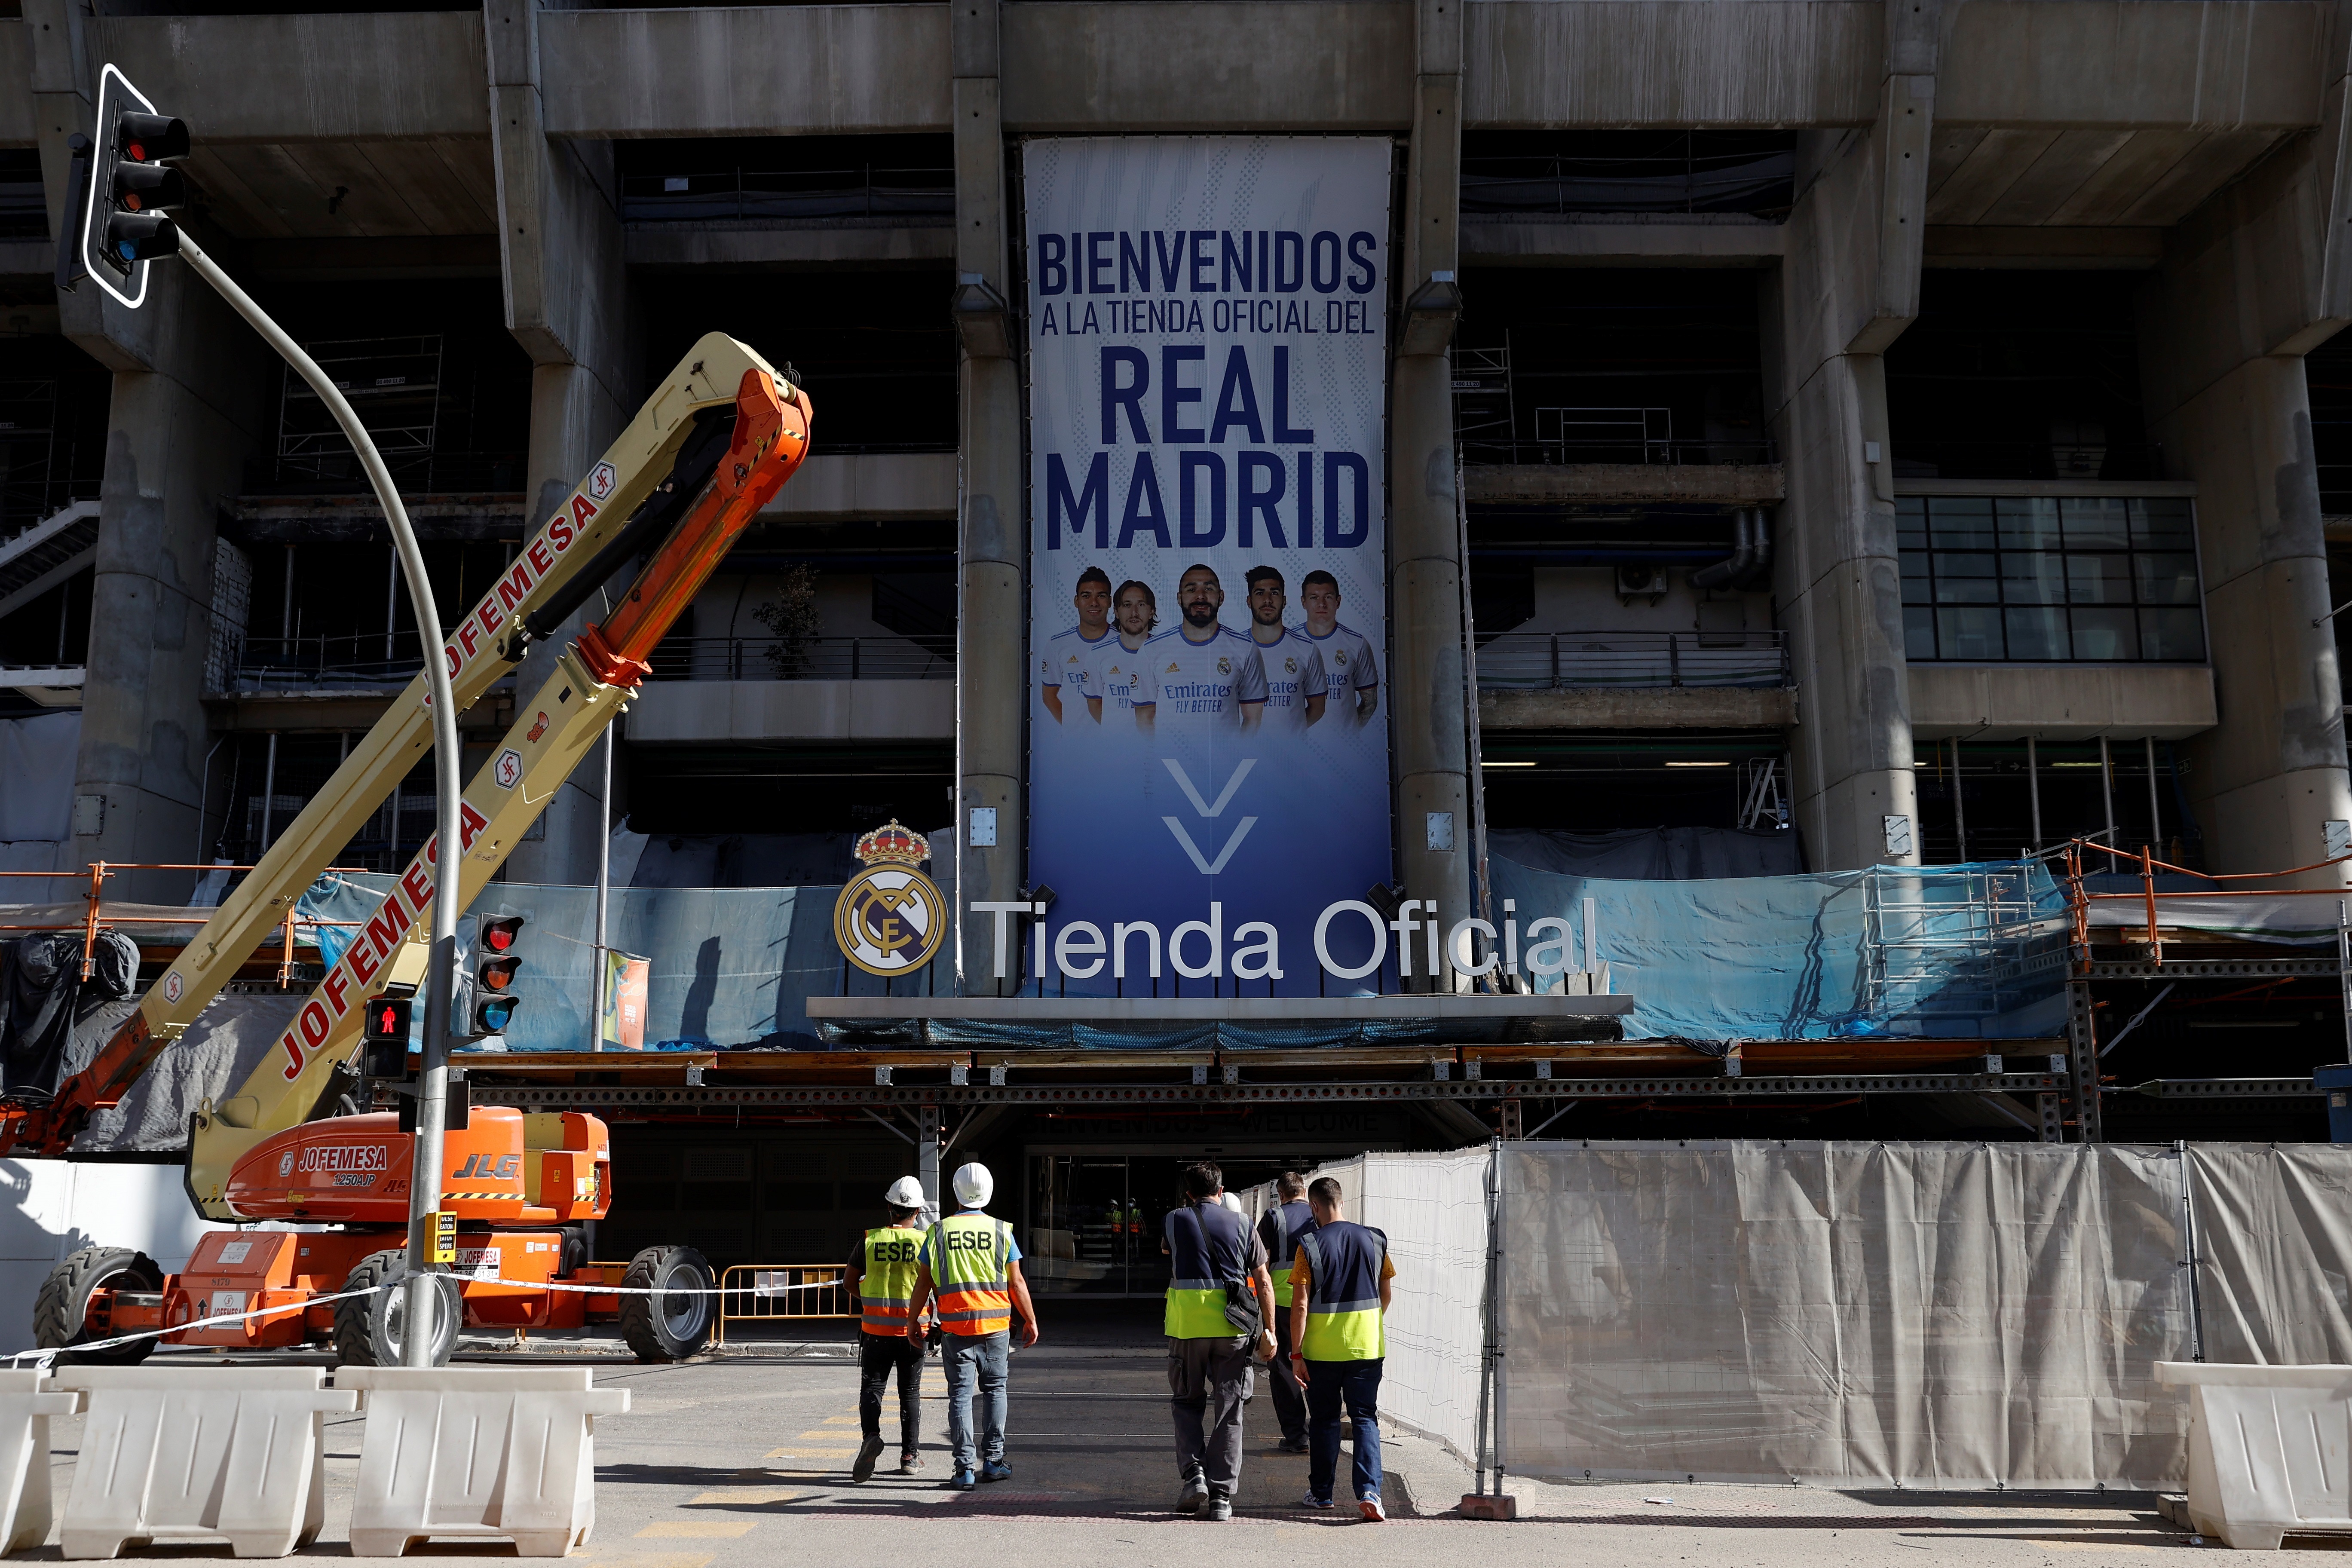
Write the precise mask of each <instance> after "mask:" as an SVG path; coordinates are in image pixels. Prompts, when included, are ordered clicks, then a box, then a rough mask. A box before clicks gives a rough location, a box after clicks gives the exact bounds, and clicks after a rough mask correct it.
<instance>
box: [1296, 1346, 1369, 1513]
mask: <svg viewBox="0 0 2352 1568" xmlns="http://www.w3.org/2000/svg"><path fill="white" fill-rule="evenodd" d="M1306 1365H1307V1490H1308V1491H1310V1492H1313V1493H1314V1494H1315V1495H1316V1496H1317V1497H1319V1498H1328V1497H1329V1496H1330V1495H1331V1487H1332V1484H1333V1483H1334V1482H1336V1481H1337V1480H1338V1479H1339V1407H1340V1406H1341V1405H1346V1406H1347V1410H1348V1419H1349V1422H1350V1423H1351V1424H1352V1425H1353V1426H1355V1429H1356V1445H1355V1449H1356V1463H1355V1474H1354V1476H1353V1477H1352V1478H1351V1479H1353V1480H1354V1481H1355V1483H1356V1498H1357V1500H1358V1501H1361V1500H1363V1499H1365V1498H1376V1497H1378V1496H1380V1495H1381V1422H1380V1415H1381V1361H1380V1360H1379V1359H1377V1358H1376V1359H1374V1360H1371V1361H1310V1362H1308V1363H1306Z"/></svg>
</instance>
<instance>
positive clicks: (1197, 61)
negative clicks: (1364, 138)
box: [1003, 0, 1706, 132]
mask: <svg viewBox="0 0 2352 1568" xmlns="http://www.w3.org/2000/svg"><path fill="white" fill-rule="evenodd" d="M1702 8H1706V7H1702ZM1413 16H1414V7H1413V5H1412V3H1411V0H1317V3H1316V4H1312V5H1297V4H1293V3H1290V0H1160V4H1156V5H1129V4H1127V3H1126V0H1045V3H1043V4H1037V3H1017V0H1016V3H1009V4H1007V5H1004V6H1003V37H1004V66H1003V73H1004V74H1003V82H1004V124H1005V128H1006V129H1007V130H1009V131H1023V132H1087V131H1106V132H1107V131H1121V132H1143V131H1193V130H1200V131H1217V132H1245V131H1308V130H1315V131H1343V130H1402V129H1403V128H1405V127H1407V126H1409V125H1411V124H1412V121H1413V95H1412V77H1410V76H1409V75H1408V74H1407V73H1406V72H1405V71H1404V70H1403V69H1402V64H1403V62H1405V61H1407V60H1410V59H1412V58H1415V53H1416V46H1415V38H1414V21H1413Z"/></svg>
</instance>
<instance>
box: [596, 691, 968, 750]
mask: <svg viewBox="0 0 2352 1568" xmlns="http://www.w3.org/2000/svg"><path fill="white" fill-rule="evenodd" d="M955 710H956V689H955V682H953V681H951V680H664V681H656V682H655V683H654V684H652V685H650V686H648V687H646V694H645V696H644V697H643V698H642V699H641V700H639V701H638V702H636V703H635V705H634V706H632V707H631V708H630V710H629V718H628V725H629V729H628V737H629V742H630V743H631V744H632V745H673V744H688V743H694V742H743V741H952V740H953V739H955Z"/></svg>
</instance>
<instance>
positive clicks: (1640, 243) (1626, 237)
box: [1462, 215, 1782, 267]
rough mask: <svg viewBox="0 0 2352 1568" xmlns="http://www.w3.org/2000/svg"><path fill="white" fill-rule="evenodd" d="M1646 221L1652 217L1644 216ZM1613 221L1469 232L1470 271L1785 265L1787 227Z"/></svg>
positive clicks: (1485, 225)
mask: <svg viewBox="0 0 2352 1568" xmlns="http://www.w3.org/2000/svg"><path fill="white" fill-rule="evenodd" d="M1638 216H1647V215H1638ZM1781 237H1782V233H1781V226H1780V225H1779V224H1776V223H1764V222H1761V221H1756V220H1747V221H1740V222H1727V223H1714V222H1708V221H1706V215H1701V216H1699V217H1697V218H1695V219H1693V220H1691V221H1674V222H1664V223H1651V222H1622V223H1620V222H1612V221H1608V220H1607V219H1606V218H1601V217H1596V216H1588V217H1582V218H1576V219H1562V220H1559V221H1558V222H1536V223H1496V222H1494V221H1492V220H1490V219H1486V218H1483V217H1478V218H1469V219H1465V221H1464V223H1463V225H1462V264H1463V265H1464V266H1465V267H1770V266H1773V265H1775V264H1776V263H1778V262H1779V260H1780V253H1781Z"/></svg>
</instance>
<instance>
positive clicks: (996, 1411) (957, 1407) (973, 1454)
mask: <svg viewBox="0 0 2352 1568" xmlns="http://www.w3.org/2000/svg"><path fill="white" fill-rule="evenodd" d="M1012 1349H1013V1336H1012V1335H1011V1334H1010V1333H1008V1332H1006V1331H1004V1330H1003V1329H999V1330H998V1331H996V1332H994V1333H992V1334H948V1335H945V1336H944V1337H943V1338H942V1340H941V1342H940V1363H941V1364H942V1365H943V1366H944V1368H945V1369H946V1372H947V1378H948V1447H950V1448H952V1449H954V1450H955V1462H956V1468H958V1469H960V1470H976V1469H978V1468H980V1467H981V1464H982V1461H986V1462H987V1463H990V1464H994V1463H996V1462H997V1461H999V1460H1001V1459H1003V1458H1004V1362H1005V1358H1006V1356H1008V1355H1009V1354H1010V1353H1011V1352H1012ZM975 1380H977V1381H978V1383H979V1384H980V1392H979V1397H978V1398H977V1399H975V1398H974V1397H973V1395H972V1384H973V1383H974V1381H975ZM975 1405H977V1406H978V1413H979V1415H980V1430H979V1431H978V1432H977V1433H974V1432H973V1430H972V1424H971V1423H972V1415H973V1410H974V1406H975ZM975 1439H976V1440H975Z"/></svg>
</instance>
